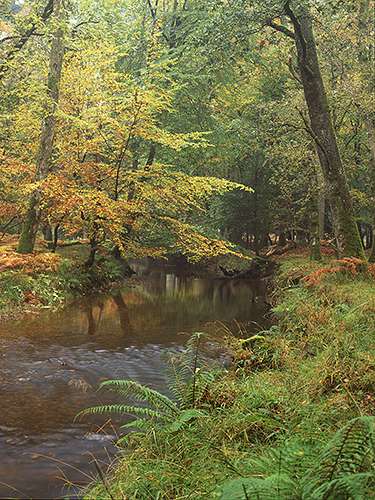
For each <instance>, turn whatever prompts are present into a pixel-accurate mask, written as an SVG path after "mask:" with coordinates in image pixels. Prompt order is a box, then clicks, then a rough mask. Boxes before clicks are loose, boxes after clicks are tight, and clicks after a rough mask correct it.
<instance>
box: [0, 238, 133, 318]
mask: <svg viewBox="0 0 375 500" xmlns="http://www.w3.org/2000/svg"><path fill="white" fill-rule="evenodd" d="M86 254H88V249H87V247H86V246H84V245H77V246H74V247H73V246H72V247H68V246H67V247H62V248H59V249H58V251H57V253H50V252H48V251H46V250H45V249H39V251H38V252H35V253H33V254H30V255H20V254H17V253H16V252H15V251H14V250H13V249H12V247H10V248H5V249H2V252H1V257H0V319H3V320H4V319H12V318H16V317H20V316H22V315H24V314H35V313H37V312H38V311H40V310H41V309H45V308H59V307H63V306H64V305H67V304H68V303H69V302H70V301H72V300H74V299H75V298H77V297H81V296H83V295H88V294H90V293H93V292H98V291H104V290H107V289H109V288H111V287H112V286H116V285H117V284H119V283H122V282H123V281H124V279H125V277H126V276H125V275H124V269H123V267H122V266H121V264H120V263H119V262H118V261H117V260H116V259H114V258H113V257H112V256H111V255H110V254H108V253H106V254H103V255H99V256H98V258H97V260H96V262H95V264H94V265H93V266H92V267H90V268H87V267H86V266H85V265H84V262H85V259H86V257H87V255H86Z"/></svg>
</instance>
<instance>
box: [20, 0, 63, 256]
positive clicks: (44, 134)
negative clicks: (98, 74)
mask: <svg viewBox="0 0 375 500" xmlns="http://www.w3.org/2000/svg"><path fill="white" fill-rule="evenodd" d="M53 8H54V17H55V20H56V31H55V32H54V34H53V37H52V43H51V50H50V56H49V72H48V82H47V96H46V110H45V117H44V118H43V123H42V130H41V134H40V142H39V150H38V154H37V158H36V171H35V182H36V183H37V184H38V183H40V182H41V181H42V180H43V179H45V178H46V177H47V175H48V172H49V170H50V167H51V165H50V162H51V156H52V150H53V145H54V139H55V127H56V110H57V105H58V100H59V90H60V80H61V71H62V65H63V57H64V28H63V26H62V21H63V19H64V6H63V2H62V0H54V2H53ZM40 198H41V193H40V189H39V187H37V188H36V189H35V190H34V191H33V192H32V194H31V196H30V200H29V206H28V210H27V213H26V216H25V220H24V224H23V227H22V232H21V235H20V240H19V244H18V252H20V253H30V252H32V251H33V250H34V245H35V239H36V235H37V232H38V228H39V222H40V217H41V212H40Z"/></svg>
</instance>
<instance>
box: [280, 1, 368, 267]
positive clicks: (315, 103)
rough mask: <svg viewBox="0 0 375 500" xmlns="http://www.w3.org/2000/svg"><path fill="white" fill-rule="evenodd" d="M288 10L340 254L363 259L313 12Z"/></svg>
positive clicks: (302, 9) (301, 6) (297, 7)
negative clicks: (321, 63) (323, 71)
mask: <svg viewBox="0 0 375 500" xmlns="http://www.w3.org/2000/svg"><path fill="white" fill-rule="evenodd" d="M285 13H286V15H287V16H288V17H289V18H290V20H291V22H292V24H293V26H294V39H295V44H296V48H297V54H298V67H299V71H300V75H301V80H302V85H303V90H304V94H305V100H306V104H307V107H308V111H309V118H310V125H309V127H311V130H310V132H311V135H312V136H313V138H314V140H315V143H316V146H317V150H318V155H319V161H320V165H321V168H322V171H323V175H324V180H325V185H326V192H327V197H328V199H329V202H330V205H331V209H332V214H333V218H334V230H335V233H336V238H337V240H338V241H339V243H340V253H341V254H342V255H345V256H355V257H362V258H363V257H364V252H363V247H362V243H361V239H360V237H359V233H358V228H357V224H356V221H355V218H354V211H353V207H352V200H351V197H350V192H349V187H348V184H347V181H346V176H345V172H344V168H343V164H342V160H341V156H340V152H339V149H338V145H337V140H336V135H335V131H334V128H333V124H332V119H331V115H330V111H329V107H328V100H327V96H326V92H325V88H324V84H323V79H322V75H321V72H320V66H319V60H318V55H317V50H316V44H315V38H314V33H313V29H312V19H311V15H310V13H309V11H308V9H307V7H305V6H304V5H298V6H296V8H295V11H293V10H292V8H291V7H290V4H289V2H287V3H286V5H285Z"/></svg>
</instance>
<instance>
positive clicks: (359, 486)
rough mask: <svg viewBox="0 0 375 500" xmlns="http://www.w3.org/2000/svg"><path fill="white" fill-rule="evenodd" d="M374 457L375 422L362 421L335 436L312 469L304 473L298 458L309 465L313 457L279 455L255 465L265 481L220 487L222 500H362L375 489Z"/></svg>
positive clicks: (289, 453)
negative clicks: (298, 463) (256, 499)
mask: <svg viewBox="0 0 375 500" xmlns="http://www.w3.org/2000/svg"><path fill="white" fill-rule="evenodd" d="M374 455H375V453H374V418H373V417H359V418H356V419H354V420H351V421H350V422H349V423H348V424H347V425H346V426H345V427H344V428H343V429H341V430H340V431H339V432H337V433H336V434H335V435H334V437H333V438H332V440H331V441H330V442H329V443H328V445H327V446H326V447H325V448H324V449H323V451H322V452H321V453H320V454H319V455H318V456H315V458H314V461H313V463H312V465H310V466H309V467H308V468H307V470H306V469H305V471H303V470H302V467H299V466H298V465H297V463H296V459H297V460H298V457H300V458H301V462H302V464H306V463H309V462H311V459H312V457H311V456H309V455H308V456H307V457H306V456H305V454H304V453H303V452H302V451H299V452H298V451H296V449H293V448H289V449H287V450H284V453H280V452H279V453H277V452H276V451H274V452H272V453H269V454H268V455H267V456H265V457H264V458H263V460H262V461H260V460H258V461H257V464H253V465H256V466H257V469H258V470H261V471H262V469H263V472H261V473H262V475H263V474H264V477H263V478H259V477H250V478H239V479H234V480H231V481H227V482H226V483H224V485H223V486H222V488H221V498H222V499H223V500H224V499H225V500H239V499H241V500H243V499H245V500H246V499H248V498H251V499H253V498H254V499H255V498H259V499H262V500H267V499H275V500H276V499H279V500H284V499H302V500H349V499H353V500H359V499H362V500H363V499H364V498H368V497H369V496H368V494H369V491H370V490H371V487H372V486H374V481H375V477H374ZM277 469H278V472H274V473H271V474H270V472H271V471H272V472H273V471H275V470H277ZM267 471H268V476H267Z"/></svg>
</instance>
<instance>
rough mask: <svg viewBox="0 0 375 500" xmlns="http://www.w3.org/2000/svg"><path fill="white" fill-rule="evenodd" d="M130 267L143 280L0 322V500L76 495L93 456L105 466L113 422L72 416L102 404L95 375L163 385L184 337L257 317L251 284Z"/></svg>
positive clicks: (260, 314) (259, 296) (259, 307)
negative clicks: (172, 356) (168, 363)
mask: <svg viewBox="0 0 375 500" xmlns="http://www.w3.org/2000/svg"><path fill="white" fill-rule="evenodd" d="M140 271H144V272H143V273H142V272H141V273H140V274H144V275H147V276H145V277H144V278H142V279H141V280H139V281H136V282H135V284H134V285H133V286H131V287H125V288H124V289H121V290H117V291H116V292H112V293H110V294H98V295H95V296H90V297H85V298H82V299H80V300H78V301H76V302H75V303H73V304H71V305H70V306H68V307H66V308H64V309H62V310H59V311H57V312H56V311H51V310H44V311H42V312H41V314H38V315H28V316H26V317H24V318H23V319H22V320H19V321H14V320H13V321H8V322H2V323H1V324H0V397H1V399H0V402H1V412H0V498H10V497H15V498H33V499H37V498H38V499H40V498H62V497H63V496H64V497H65V498H66V497H68V496H70V495H71V496H72V497H76V495H77V491H79V490H78V488H79V487H81V486H84V485H86V484H87V483H88V482H89V481H90V478H91V477H94V476H95V474H96V470H95V467H94V464H93V457H95V459H96V460H97V461H98V462H99V463H100V467H101V468H102V469H103V470H105V468H106V466H107V464H108V463H109V462H110V460H111V457H113V454H114V452H115V447H114V445H113V439H114V436H115V434H116V425H115V424H116V422H115V423H114V424H113V425H111V424H110V423H107V424H106V425H105V426H104V427H103V428H101V426H102V425H103V423H104V422H105V421H106V420H107V419H103V418H102V417H95V418H94V417H90V418H89V419H85V420H79V421H75V420H74V417H75V415H76V414H77V413H78V412H79V411H80V410H81V409H83V408H86V407H88V406H92V405H96V404H98V403H99V404H100V403H101V402H103V401H107V399H105V397H106V396H102V395H101V394H100V393H98V392H96V388H97V386H98V384H99V383H100V382H101V381H103V380H106V379H108V378H130V379H133V380H136V381H138V382H141V383H143V384H147V385H149V386H150V387H152V388H154V389H158V390H161V391H165V390H166V387H167V378H166V377H167V376H166V356H165V355H166V354H167V353H169V352H177V351H181V350H182V349H183V347H184V344H185V342H186V339H187V338H188V336H189V333H191V332H194V331H205V329H206V328H207V326H206V325H207V323H208V322H224V323H225V324H232V325H235V323H234V322H235V321H238V322H241V323H242V324H245V325H246V329H247V331H248V332H251V331H255V330H257V329H258V328H259V325H262V324H264V322H265V319H264V317H265V314H266V311H267V304H266V303H265V300H264V286H263V285H260V284H259V282H250V281H245V280H241V281H235V280H213V279H199V278H190V277H186V276H183V275H179V274H178V273H176V272H172V271H171V270H169V271H168V270H165V269H156V270H153V271H151V272H150V271H149V270H144V269H143V270H142V269H140ZM146 271H147V272H146ZM211 330H212V327H211ZM99 428H101V429H100V430H99V432H96V431H98V429H99Z"/></svg>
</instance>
